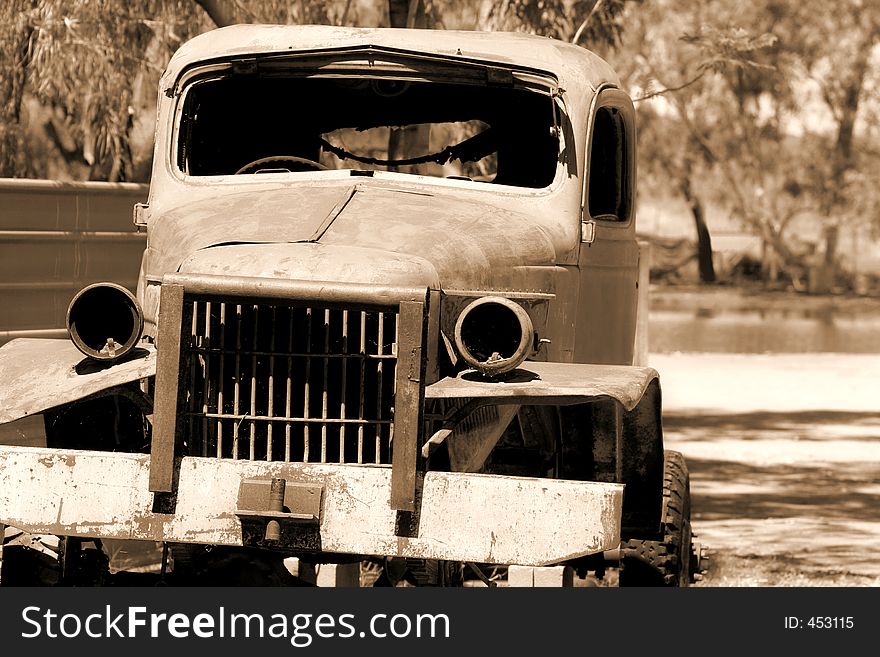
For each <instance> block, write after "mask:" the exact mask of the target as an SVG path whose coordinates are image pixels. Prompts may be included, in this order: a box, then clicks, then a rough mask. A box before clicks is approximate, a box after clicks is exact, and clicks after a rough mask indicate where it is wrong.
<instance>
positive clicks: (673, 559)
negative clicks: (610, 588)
mask: <svg viewBox="0 0 880 657" xmlns="http://www.w3.org/2000/svg"><path fill="white" fill-rule="evenodd" d="M663 456H664V458H663V509H662V515H661V517H662V519H663V525H662V536H663V538H662V540H659V541H648V540H641V539H630V540H628V541H623V542H622V543H621V544H620V548H621V569H620V586H673V587H674V586H689V585H690V584H691V581H692V573H691V561H692V559H691V538H692V532H691V494H690V477H689V476H688V470H687V464H686V463H685V460H684V457H683V456H682V455H681V454H680V453H679V452H673V451H666V452H664V455H663Z"/></svg>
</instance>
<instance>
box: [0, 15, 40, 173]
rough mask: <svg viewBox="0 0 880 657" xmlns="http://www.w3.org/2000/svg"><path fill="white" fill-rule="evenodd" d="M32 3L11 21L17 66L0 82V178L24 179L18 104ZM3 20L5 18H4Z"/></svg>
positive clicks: (25, 68) (27, 59) (25, 69)
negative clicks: (19, 177)
mask: <svg viewBox="0 0 880 657" xmlns="http://www.w3.org/2000/svg"><path fill="white" fill-rule="evenodd" d="M35 7H36V2H30V3H25V6H24V7H15V6H14V7H13V9H16V8H18V9H20V13H18V14H17V15H16V17H15V28H14V31H13V53H14V61H15V62H17V66H16V65H15V64H12V65H11V66H10V68H11V69H12V71H11V74H10V75H9V76H8V77H5V79H4V78H0V177H2V178H10V177H14V176H20V175H24V174H25V173H26V169H27V163H26V161H25V158H24V157H23V154H22V147H23V144H24V139H23V135H22V129H21V102H22V98H23V97H24V87H25V83H26V82H27V73H28V66H29V65H30V61H31V37H32V36H33V33H34V28H33V26H32V25H31V24H30V22H29V18H30V13H31V11H33V10H34V9H35ZM4 18H5V16H4Z"/></svg>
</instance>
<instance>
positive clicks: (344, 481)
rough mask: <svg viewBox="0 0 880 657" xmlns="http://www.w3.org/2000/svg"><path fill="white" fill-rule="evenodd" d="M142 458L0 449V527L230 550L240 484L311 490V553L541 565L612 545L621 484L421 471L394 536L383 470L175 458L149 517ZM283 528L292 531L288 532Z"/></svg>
mask: <svg viewBox="0 0 880 657" xmlns="http://www.w3.org/2000/svg"><path fill="white" fill-rule="evenodd" d="M149 462H150V458H149V456H147V455H139V454H115V453H105V452H87V451H74V450H54V449H42V448H27V447H0V523H3V524H7V525H12V526H15V527H18V528H20V529H23V530H25V531H29V532H33V533H41V534H57V535H73V536H82V537H87V536H88V537H98V538H117V539H136V540H153V541H170V542H187V543H208V544H215V545H242V540H243V539H242V524H241V519H240V517H239V516H238V515H236V506H237V503H238V494H239V487H240V484H241V482H242V480H243V479H261V478H272V477H281V478H284V479H286V481H287V482H288V485H290V484H308V485H310V486H320V487H321V489H322V494H321V508H320V517H319V518H318V521H317V523H313V525H312V526H311V528H310V531H312V532H314V534H315V535H316V537H317V539H318V541H319V543H318V545H319V548H318V549H320V551H322V552H329V553H344V554H363V555H386V556H404V557H418V558H428V559H449V560H458V561H475V562H480V563H498V564H522V565H544V564H551V563H556V562H560V561H564V560H567V559H572V558H576V557H579V556H583V555H586V554H592V553H596V552H601V551H603V550H606V549H611V548H613V547H615V546H616V545H617V544H618V543H619V540H620V536H619V534H620V517H621V504H622V500H623V486H622V485H619V484H607V483H596V482H576V481H562V480H556V479H533V478H524V477H506V476H495V475H480V474H462V473H443V472H429V473H427V474H425V476H424V478H423V479H421V480H420V488H421V505H420V507H419V511H417V513H416V515H415V518H416V522H415V523H414V526H413V527H414V530H411V531H409V532H408V535H407V536H399V535H398V534H397V533H396V529H395V528H396V524H397V523H396V520H397V514H396V512H395V511H393V510H392V509H391V508H390V507H389V499H390V494H391V468H389V467H371V466H342V465H318V464H300V463H265V462H250V461H231V460H217V459H209V458H190V457H187V458H184V459H183V460H182V462H181V466H180V477H179V481H178V487H177V501H176V505H175V507H174V510H173V512H172V513H158V512H155V511H154V510H153V494H152V493H150V492H149V490H148V478H149ZM294 530H295V531H298V530H296V529H295V528H294Z"/></svg>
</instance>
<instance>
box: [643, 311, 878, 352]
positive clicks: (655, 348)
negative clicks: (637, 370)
mask: <svg viewBox="0 0 880 657" xmlns="http://www.w3.org/2000/svg"><path fill="white" fill-rule="evenodd" d="M648 342H649V349H650V351H651V352H652V353H672V352H676V351H681V352H710V353H849V354H869V353H871V354H873V353H880V313H878V314H875V313H858V314H848V313H841V312H835V311H831V310H825V309H823V310H821V311H819V312H816V311H791V310H769V309H762V310H742V309H732V310H728V309H725V310H707V309H698V310H693V311H684V310H656V311H655V310H652V311H651V313H650V315H649V320H648Z"/></svg>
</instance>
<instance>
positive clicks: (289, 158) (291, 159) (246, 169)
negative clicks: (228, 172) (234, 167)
mask: <svg viewBox="0 0 880 657" xmlns="http://www.w3.org/2000/svg"><path fill="white" fill-rule="evenodd" d="M275 163H278V164H282V163H293V164H302V165H305V166H306V167H308V168H310V169H314V170H316V171H326V170H328V169H329V168H330V167H327V166H324V165H323V164H321V163H320V162H315V161H314V160H310V159H308V158H305V157H297V156H296V155H270V156H269V157H261V158H260V159H259V160H253V161H252V162H248V163H247V164H245V165H244V166H243V167H241V168H240V169H239V170H238V171H236V172H235V175H238V174H240V173H257V172H258V171H259V170H260V169H261V168H264V167H263V165H264V164H275ZM267 168H276V169H285V170H286V171H291V170H290V169H288V168H287V167H284V166H280V167H267Z"/></svg>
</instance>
